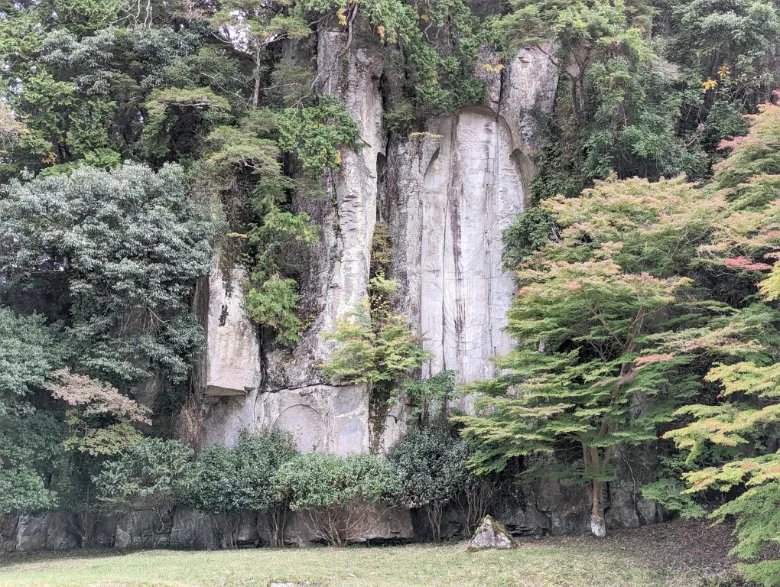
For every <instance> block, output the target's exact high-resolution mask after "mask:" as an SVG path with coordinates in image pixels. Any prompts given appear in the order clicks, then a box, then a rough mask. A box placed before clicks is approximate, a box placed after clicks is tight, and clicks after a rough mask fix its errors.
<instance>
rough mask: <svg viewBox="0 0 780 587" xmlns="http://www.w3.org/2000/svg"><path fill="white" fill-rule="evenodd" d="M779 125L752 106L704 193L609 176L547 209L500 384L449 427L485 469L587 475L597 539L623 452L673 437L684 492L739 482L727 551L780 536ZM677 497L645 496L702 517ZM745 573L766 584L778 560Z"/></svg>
mask: <svg viewBox="0 0 780 587" xmlns="http://www.w3.org/2000/svg"><path fill="white" fill-rule="evenodd" d="M778 120H780V107H777V106H774V105H770V104H767V105H764V106H762V107H761V114H760V115H758V116H757V117H755V118H754V124H753V128H752V129H751V132H750V134H749V135H748V136H747V137H744V138H739V139H736V140H734V141H731V142H728V143H725V144H724V145H723V146H724V147H729V148H731V149H732V152H731V155H730V156H729V157H728V158H727V159H726V160H725V161H723V162H722V163H721V164H719V165H718V167H717V168H716V171H715V176H714V179H713V182H712V183H711V184H710V185H708V186H706V187H704V188H702V187H697V186H694V185H693V184H686V183H684V182H683V180H682V179H676V180H671V181H666V180H662V181H660V182H658V183H648V182H647V181H646V180H637V179H633V180H625V181H614V180H610V181H607V182H603V183H597V185H596V187H595V188H594V189H592V190H586V191H585V192H584V193H583V194H582V196H580V197H579V198H572V199H566V198H564V197H562V196H559V197H556V198H551V199H548V200H546V201H545V202H544V203H543V204H542V205H541V209H542V210H543V211H544V212H545V213H546V214H548V215H549V216H550V217H551V218H552V219H553V221H554V222H555V225H556V228H557V230H556V231H555V232H554V233H552V234H551V237H550V239H549V240H548V242H546V243H545V244H543V245H542V246H540V247H538V248H537V250H536V251H535V252H534V253H533V254H530V255H528V254H525V255H524V258H523V260H522V261H521V263H520V264H519V265H518V271H517V278H518V281H519V285H520V290H519V292H518V298H517V300H516V302H515V304H514V306H513V308H512V310H511V311H510V312H509V330H510V332H511V333H512V334H513V335H514V336H515V337H516V339H517V340H518V341H519V344H518V345H517V347H516V349H515V350H514V351H513V352H512V353H511V354H509V355H507V356H505V357H502V358H500V359H498V360H497V365H498V367H499V368H501V369H502V375H500V376H499V377H498V378H496V379H493V380H490V381H485V382H481V383H478V384H475V385H474V386H473V387H472V389H473V390H478V391H481V392H483V393H484V394H485V397H484V399H482V400H480V401H481V406H482V407H483V408H486V407H489V408H490V409H489V410H488V411H487V412H484V413H483V414H481V415H477V416H473V417H461V418H459V421H460V422H461V423H463V424H464V425H465V429H464V431H463V433H464V435H465V436H466V437H467V438H471V439H474V441H475V442H476V443H477V444H478V445H479V446H480V450H478V452H477V453H476V455H475V456H474V457H473V458H472V463H473V464H474V465H475V467H476V468H477V470H478V471H490V470H501V469H503V468H505V467H506V466H507V464H508V463H509V462H511V461H512V460H513V459H515V458H517V457H522V456H525V455H532V454H539V453H548V454H551V455H553V456H554V459H555V461H556V462H557V463H558V466H557V467H556V466H549V465H546V466H545V467H544V468H543V469H542V470H536V471H535V470H534V469H527V470H526V471H525V472H524V475H526V476H529V475H532V474H534V473H535V474H540V475H544V476H559V475H566V476H569V477H572V478H574V479H575V480H577V481H581V482H584V481H587V482H588V486H589V491H590V496H591V502H592V504H593V513H592V520H593V521H592V528H593V531H594V533H596V534H598V535H602V534H604V533H605V532H606V526H605V524H604V518H603V515H604V512H603V503H602V500H603V484H604V482H605V481H607V480H609V479H610V478H611V477H612V475H613V471H614V468H613V467H612V465H613V464H614V463H613V459H614V457H615V455H616V454H617V452H618V451H619V450H620V447H621V446H622V445H627V444H635V443H640V442H644V441H647V440H651V439H654V438H656V436H657V434H658V432H659V430H664V429H666V430H668V431H667V432H666V434H665V437H666V438H670V439H672V440H674V442H675V443H676V445H677V446H678V447H679V449H680V450H681V451H682V456H683V457H684V459H682V461H683V464H682V466H681V467H680V465H679V464H678V466H677V469H678V472H679V471H680V470H682V472H683V477H684V479H685V480H686V481H688V482H689V483H690V484H691V486H690V490H688V492H687V493H693V494H696V493H700V494H701V492H705V491H706V490H708V489H709V490H712V489H718V490H720V491H723V492H727V491H733V490H735V489H736V488H739V489H740V491H739V492H738V493H736V494H732V495H738V497H736V499H733V501H729V502H728V503H726V505H723V506H722V507H720V508H718V509H717V510H716V511H715V512H714V513H713V516H714V517H715V518H717V519H719V520H724V519H725V518H726V517H727V516H730V515H734V516H735V517H736V518H737V534H738V538H739V545H738V546H737V548H735V550H734V554H737V555H739V556H742V557H745V558H752V557H756V556H759V555H760V554H762V552H763V550H764V547H765V546H766V545H767V544H769V543H771V542H776V541H777V516H776V512H777V505H778V501H777V485H778V477H777V470H778V469H777V465H778V460H777V457H778V453H777V437H776V428H775V426H776V425H777V423H778V405H777V401H776V397H777V392H776V389H775V374H776V373H775V372H776V361H777V354H776V353H777V351H776V349H777V345H778V334H779V333H778V331H777V328H776V324H777V323H778V310H777V308H776V304H775V302H776V300H777V299H778V297H780V296H778V293H777V281H776V278H775V273H776V269H775V268H774V266H773V264H772V263H773V260H774V259H776V257H777V254H778V253H777V250H778V246H780V241H778V232H777V218H778V217H777V206H778V202H779V201H780V200H778V199H777V193H776V190H774V188H773V186H774V184H775V181H776V179H775V177H776V176H775V175H773V174H774V173H775V169H776V167H775V164H776V159H777V157H778V138H780V124H778ZM767 271H771V272H770V273H768V274H767V273H766V272H767ZM759 294H760V297H759ZM678 418H679V419H682V423H683V427H682V428H679V429H672V430H669V428H670V427H673V426H674V425H675V423H676V422H677V419H678ZM577 454H579V455H581V456H580V457H579V458H577V457H575V455H577ZM677 460H678V461H680V459H677ZM680 490H681V485H680V484H679V483H678V482H676V481H675V480H674V479H666V480H662V481H660V482H658V483H655V484H653V486H652V487H649V488H648V491H647V492H646V495H647V496H653V497H654V498H655V499H658V500H659V501H661V502H662V503H665V504H666V505H667V507H671V508H673V509H676V510H680V511H682V512H683V513H684V514H685V515H696V514H698V513H701V512H703V509H702V507H701V506H697V505H696V503H695V502H692V501H691V500H690V498H688V497H686V496H685V494H683V495H681V494H680ZM664 494H666V495H665V496H664ZM745 570H746V572H747V574H748V575H749V576H750V577H751V578H753V579H754V580H756V581H759V582H761V583H762V584H766V585H772V584H776V579H777V573H776V571H777V562H776V561H772V560H766V561H763V562H760V563H757V564H755V565H748V566H746V567H745Z"/></svg>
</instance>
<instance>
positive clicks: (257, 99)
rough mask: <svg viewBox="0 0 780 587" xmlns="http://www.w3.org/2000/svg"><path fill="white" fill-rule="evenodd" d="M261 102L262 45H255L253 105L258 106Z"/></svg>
mask: <svg viewBox="0 0 780 587" xmlns="http://www.w3.org/2000/svg"><path fill="white" fill-rule="evenodd" d="M259 103H260V45H259V44H258V45H257V47H255V89H254V91H253V92H252V107H253V108H257V106H258V104H259Z"/></svg>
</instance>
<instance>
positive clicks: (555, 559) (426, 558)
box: [0, 525, 730, 587]
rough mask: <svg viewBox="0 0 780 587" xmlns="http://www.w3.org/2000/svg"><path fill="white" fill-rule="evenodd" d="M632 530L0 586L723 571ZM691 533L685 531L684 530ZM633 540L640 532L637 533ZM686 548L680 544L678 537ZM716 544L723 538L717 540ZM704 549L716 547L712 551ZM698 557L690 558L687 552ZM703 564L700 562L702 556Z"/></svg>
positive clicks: (82, 569)
mask: <svg viewBox="0 0 780 587" xmlns="http://www.w3.org/2000/svg"><path fill="white" fill-rule="evenodd" d="M666 526H668V527H669V528H671V531H670V532H669V533H667V534H665V533H664V532H663V530H661V531H660V532H658V531H657V530H658V528H663V526H659V527H653V528H655V531H652V530H651V531H644V532H643V530H644V529H640V530H637V531H634V532H633V533H624V534H623V535H622V539H621V535H618V536H613V537H612V538H609V539H607V540H604V541H598V540H596V539H592V538H589V537H579V538H549V539H542V540H528V541H524V542H523V543H522V544H521V546H520V547H519V548H518V549H516V550H512V551H485V552H477V553H469V552H467V551H466V548H465V544H464V543H457V544H444V545H410V546H392V547H374V548H366V547H353V548H346V549H335V548H324V547H323V548H310V549H280V550H276V549H263V548H261V549H251V550H238V551H218V552H182V551H166V550H157V551H142V552H133V553H125V554H121V553H117V552H116V551H82V552H69V553H65V554H39V555H27V556H7V557H5V560H4V561H2V562H0V585H2V586H6V585H8V586H11V585H25V586H28V585H30V586H32V585H51V586H60V585H62V586H64V585H67V586H69V587H70V586H76V585H101V586H119V585H128V586H131V585H132V586H136V585H202V586H207V585H209V586H211V585H259V586H267V585H268V584H269V583H271V582H275V581H277V582H300V583H306V584H308V585H355V586H358V585H359V586H365V585H372V586H374V585H426V586H430V585H458V586H460V585H486V586H491V587H492V586H499V585H517V586H525V585H528V586H537V585H540V586H541V585H550V586H556V587H557V586H564V585H583V586H588V587H603V586H607V585H626V586H629V585H630V586H640V585H680V586H683V585H684V586H693V585H698V584H700V583H701V582H702V581H703V580H704V579H707V578H714V577H716V576H719V577H725V576H729V575H730V569H729V566H728V564H726V563H724V564H721V562H720V561H719V559H720V556H719V555H720V554H721V552H720V550H718V549H721V550H722V549H723V548H726V550H727V546H728V545H722V544H720V543H713V544H712V545H710V546H705V545H703V544H701V540H698V539H697V538H696V537H695V536H694V537H691V539H690V544H689V545H688V546H690V547H692V548H694V549H696V548H698V547H701V548H704V549H707V548H709V549H710V550H708V551H707V552H708V553H709V554H710V555H713V554H714V555H715V556H706V557H704V558H703V559H702V557H698V556H697V557H696V558H695V560H694V559H691V560H686V559H685V557H682V558H681V557H680V556H676V554H679V553H680V552H681V550H680V549H681V548H685V547H686V545H685V544H681V540H680V538H679V537H678V536H677V534H679V532H680V531H679V529H678V528H679V526H677V525H666ZM691 527H693V526H691ZM637 534H639V536H637ZM683 542H684V541H683ZM721 542H722V541H721ZM712 548H714V549H715V551H712ZM693 554H697V553H693ZM700 559H702V560H700Z"/></svg>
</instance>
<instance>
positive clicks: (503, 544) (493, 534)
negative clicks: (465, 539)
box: [469, 516, 517, 551]
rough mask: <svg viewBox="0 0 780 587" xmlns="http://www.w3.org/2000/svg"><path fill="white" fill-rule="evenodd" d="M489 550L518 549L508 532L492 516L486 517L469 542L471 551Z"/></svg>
mask: <svg viewBox="0 0 780 587" xmlns="http://www.w3.org/2000/svg"><path fill="white" fill-rule="evenodd" d="M488 548H496V549H507V548H517V542H516V541H515V539H514V538H512V535H511V534H510V533H509V532H507V529H506V528H504V525H503V524H501V522H499V521H498V520H495V519H493V518H492V517H490V516H485V517H484V518H482V521H481V522H480V523H479V526H477V530H476V531H475V532H474V536H473V537H472V538H471V540H469V550H470V551H473V550H485V549H488Z"/></svg>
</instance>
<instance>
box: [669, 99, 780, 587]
mask: <svg viewBox="0 0 780 587" xmlns="http://www.w3.org/2000/svg"><path fill="white" fill-rule="evenodd" d="M778 137H780V108H779V107H777V106H772V105H765V106H763V107H762V108H761V113H760V114H759V115H758V116H756V117H753V126H752V128H751V131H750V133H749V134H748V136H747V137H743V138H739V139H736V140H734V141H731V142H729V143H728V146H729V147H731V148H732V149H733V150H732V153H731V155H730V156H729V158H728V159H726V160H725V161H724V162H723V163H722V164H720V166H719V168H718V170H717V172H716V175H715V178H714V186H715V188H720V193H721V194H723V195H725V196H726V197H727V198H728V200H729V201H730V204H731V214H730V215H729V216H728V218H727V219H726V221H725V222H724V223H723V225H722V226H720V227H719V232H720V233H721V234H720V239H719V241H720V242H719V246H717V247H709V248H707V249H704V250H703V251H702V253H703V254H704V255H706V258H707V260H708V262H709V263H711V264H713V265H714V266H716V267H719V268H720V269H721V271H723V273H724V274H726V275H728V274H729V273H731V274H733V276H734V277H733V279H739V280H741V281H742V282H743V283H747V284H748V285H749V286H750V287H751V288H752V291H751V289H748V295H749V297H748V296H747V295H746V296H745V297H746V298H747V299H751V298H752V299H753V300H755V297H756V296H755V291H756V289H757V290H758V291H759V292H760V294H761V296H762V298H763V299H762V300H756V301H752V303H751V305H750V306H748V308H749V309H755V310H754V311H755V312H756V314H757V315H760V314H759V312H761V309H762V308H765V307H766V306H764V304H767V305H771V306H772V307H775V306H776V303H777V300H778V299H780V279H779V278H778V276H780V270H779V268H778V265H777V263H774V264H770V263H767V262H766V261H772V260H774V259H777V257H778V250H779V249H780V240H779V239H778V233H777V230H776V229H777V226H778V220H779V219H780V199H778V197H777V191H776V189H775V179H774V178H775V175H774V170H775V167H776V165H777V159H778V153H779V152H780V151H779V150H778V148H777V139H778ZM761 313H763V314H764V315H766V314H767V310H764V311H763V312H761ZM764 330H767V331H769V332H773V330H774V329H773V328H772V327H771V326H770V322H769V321H768V320H767V321H766V322H765V323H764ZM730 343H731V344H730V345H729V350H730V356H726V357H724V360H723V361H721V362H719V363H716V364H715V365H713V366H712V368H711V369H710V371H709V373H707V375H706V380H707V381H708V382H710V383H712V384H714V385H717V386H718V389H719V390H720V393H719V394H718V396H717V400H716V401H715V402H712V403H709V402H708V403H704V402H698V403H692V404H691V405H686V406H684V407H682V408H680V409H679V410H678V411H677V415H678V416H679V417H680V418H681V419H682V420H683V424H684V425H683V426H682V427H681V428H679V429H676V430H672V431H669V432H667V433H666V434H665V436H666V437H667V438H670V439H672V440H674V442H675V444H676V445H677V446H678V447H680V448H681V450H682V451H683V453H684V455H685V456H686V464H687V465H688V472H686V473H684V475H683V477H684V478H685V481H686V482H687V483H688V484H689V487H688V489H687V490H686V492H685V493H683V495H686V494H688V495H690V494H697V493H699V492H702V491H706V490H710V491H720V492H723V493H726V492H730V493H731V495H732V496H733V495H735V494H736V497H734V498H732V499H730V500H728V501H727V502H726V503H725V504H724V505H722V506H721V507H719V508H717V509H716V510H715V511H714V512H713V513H712V514H711V516H712V518H714V519H715V520H717V521H719V522H723V521H725V520H726V519H727V518H728V517H732V516H733V517H734V518H736V521H737V524H736V531H735V533H736V535H737V546H736V547H735V548H734V549H733V550H732V554H734V555H736V556H738V557H740V558H742V559H744V560H746V561H749V562H747V563H744V564H741V565H739V568H740V569H741V570H742V571H743V573H744V574H745V576H746V577H747V578H748V579H749V580H750V581H753V582H755V583H758V584H761V585H767V586H769V585H779V584H780V579H778V577H780V560H777V558H776V557H772V556H771V555H770V556H766V557H765V558H764V560H760V561H751V559H755V558H756V557H758V556H760V555H762V554H764V553H765V550H766V548H767V546H769V545H774V546H776V545H777V544H778V542H780V539H779V537H780V514H778V512H779V511H780V507H778V506H780V451H778V446H777V427H778V425H780V362H778V359H779V358H778V355H777V350H776V349H777V339H776V336H775V338H771V337H769V336H766V335H764V336H763V337H759V336H754V337H751V338H748V339H746V340H743V341H742V344H738V343H737V341H733V340H732V341H730ZM701 344H702V345H707V344H709V345H713V344H723V343H722V342H721V341H719V340H717V339H712V338H710V339H704V340H701ZM713 454H715V455H716V458H713V457H712V455H713ZM718 457H719V458H718Z"/></svg>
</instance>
